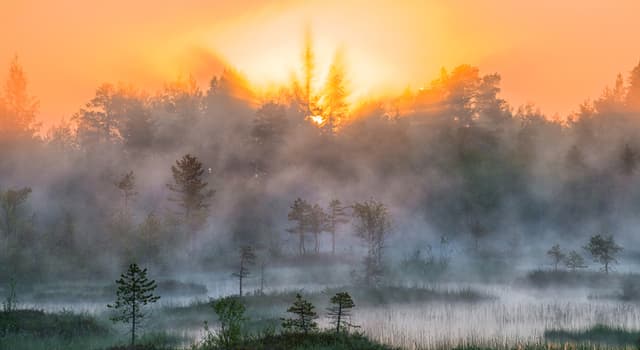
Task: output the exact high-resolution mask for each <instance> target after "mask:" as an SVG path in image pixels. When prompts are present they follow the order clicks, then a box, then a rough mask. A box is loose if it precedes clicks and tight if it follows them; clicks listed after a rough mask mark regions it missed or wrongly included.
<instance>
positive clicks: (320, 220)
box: [308, 204, 327, 254]
mask: <svg viewBox="0 0 640 350" xmlns="http://www.w3.org/2000/svg"><path fill="white" fill-rule="evenodd" d="M308 215H309V219H308V221H309V231H310V232H311V233H312V234H313V239H314V246H313V250H314V252H315V253H316V254H317V253H320V240H319V238H320V234H321V233H322V232H323V231H324V230H325V228H326V222H327V215H326V214H325V212H324V210H322V207H320V206H319V205H317V204H314V205H313V207H311V210H309V212H308Z"/></svg>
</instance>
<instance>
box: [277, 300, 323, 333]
mask: <svg viewBox="0 0 640 350" xmlns="http://www.w3.org/2000/svg"><path fill="white" fill-rule="evenodd" d="M314 309H315V307H314V306H313V304H311V303H310V302H308V301H306V300H305V299H302V296H301V295H300V294H296V300H295V301H294V302H293V305H291V307H289V309H287V312H289V313H292V314H295V315H296V316H295V317H294V318H287V319H283V320H282V328H284V329H285V330H289V331H293V332H297V333H303V334H305V335H306V334H309V332H312V331H315V330H317V329H318V324H317V323H316V322H315V321H314V320H315V319H317V318H318V314H316V312H315V311H313V310H314Z"/></svg>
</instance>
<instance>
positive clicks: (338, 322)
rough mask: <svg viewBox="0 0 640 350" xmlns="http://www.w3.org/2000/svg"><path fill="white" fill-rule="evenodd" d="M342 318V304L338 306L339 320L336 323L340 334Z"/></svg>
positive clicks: (337, 331)
mask: <svg viewBox="0 0 640 350" xmlns="http://www.w3.org/2000/svg"><path fill="white" fill-rule="evenodd" d="M341 318H342V303H339V304H338V320H337V322H336V333H340V319H341Z"/></svg>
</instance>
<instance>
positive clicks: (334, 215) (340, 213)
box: [327, 199, 349, 254]
mask: <svg viewBox="0 0 640 350" xmlns="http://www.w3.org/2000/svg"><path fill="white" fill-rule="evenodd" d="M347 222H349V219H348V215H347V213H345V208H344V207H343V206H342V203H340V201H339V200H337V199H334V200H332V201H331V202H330V203H329V209H328V210H327V231H329V233H331V254H335V253H336V232H337V231H338V226H339V225H340V224H346V223H347Z"/></svg>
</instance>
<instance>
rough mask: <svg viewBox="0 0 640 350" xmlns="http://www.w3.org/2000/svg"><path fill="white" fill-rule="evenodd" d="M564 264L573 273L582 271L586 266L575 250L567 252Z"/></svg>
mask: <svg viewBox="0 0 640 350" xmlns="http://www.w3.org/2000/svg"><path fill="white" fill-rule="evenodd" d="M564 264H565V266H566V267H567V268H568V269H569V270H571V271H573V272H575V271H576V270H577V269H583V268H585V267H587V265H585V263H584V258H583V257H582V255H580V253H578V252H576V251H575V250H572V251H571V252H569V255H567V257H566V258H565V259H564Z"/></svg>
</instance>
